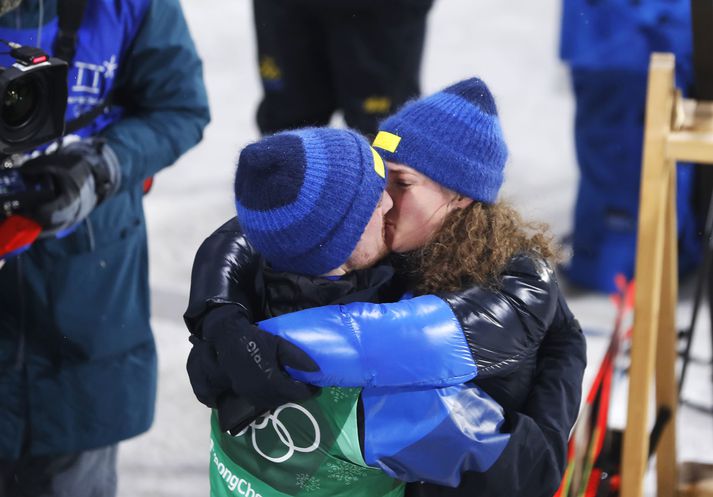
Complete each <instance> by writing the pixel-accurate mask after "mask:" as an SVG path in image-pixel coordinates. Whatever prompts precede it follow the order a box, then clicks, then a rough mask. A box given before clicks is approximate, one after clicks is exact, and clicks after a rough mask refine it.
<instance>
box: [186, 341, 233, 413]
mask: <svg viewBox="0 0 713 497" xmlns="http://www.w3.org/2000/svg"><path fill="white" fill-rule="evenodd" d="M189 341H190V342H191V343H192V344H193V347H192V348H191V351H190V353H189V354H188V360H187V361H186V371H188V379H189V380H190V382H191V388H193V393H194V394H195V396H196V398H197V399H198V400H199V401H200V403H201V404H203V405H206V406H208V407H211V408H213V409H215V408H217V407H218V398H219V397H220V396H221V395H224V394H226V393H228V392H230V378H228V375H226V374H225V373H224V372H223V371H221V369H220V367H219V366H218V358H217V357H216V354H215V349H214V348H213V346H212V345H211V344H210V343H208V342H206V341H204V340H202V339H201V338H200V337H198V336H196V335H191V336H190V338H189Z"/></svg>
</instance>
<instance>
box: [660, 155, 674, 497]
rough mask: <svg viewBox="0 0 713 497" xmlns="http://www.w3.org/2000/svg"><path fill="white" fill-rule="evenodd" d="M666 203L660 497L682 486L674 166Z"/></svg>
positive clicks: (662, 309) (662, 287) (662, 303)
mask: <svg viewBox="0 0 713 497" xmlns="http://www.w3.org/2000/svg"><path fill="white" fill-rule="evenodd" d="M667 197H668V200H667V202H666V213H665V216H666V218H665V228H664V247H663V251H664V253H663V281H662V284H661V290H662V294H661V312H660V314H659V326H658V342H657V344H656V412H659V409H660V408H661V407H666V408H667V409H669V411H670V413H671V417H670V419H669V422H668V424H667V425H666V427H665V428H664V431H663V433H662V435H661V438H660V440H659V444H658V447H657V450H656V473H657V495H658V497H674V496H675V495H676V489H677V487H678V471H677V469H678V468H677V465H676V405H677V404H678V389H677V385H676V356H677V354H676V352H677V350H678V349H677V346H676V335H677V333H676V304H677V302H678V247H677V240H678V236H677V229H676V168H675V167H672V169H671V173H670V179H669V185H668V196H667Z"/></svg>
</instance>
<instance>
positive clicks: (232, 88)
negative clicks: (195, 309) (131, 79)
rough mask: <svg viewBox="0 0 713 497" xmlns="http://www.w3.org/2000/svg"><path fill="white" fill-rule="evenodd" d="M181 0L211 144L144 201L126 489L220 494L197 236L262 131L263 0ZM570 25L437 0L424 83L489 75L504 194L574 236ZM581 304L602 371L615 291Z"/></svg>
mask: <svg viewBox="0 0 713 497" xmlns="http://www.w3.org/2000/svg"><path fill="white" fill-rule="evenodd" d="M182 3H183V6H184V8H185V11H186V15H187V18H188V22H189V24H190V26H191V29H192V33H193V37H194V39H195V41H196V44H197V46H198V50H199V52H200V54H201V55H202V56H203V58H204V62H205V66H204V70H205V77H206V82H207V85H208V92H209V97H210V101H211V106H212V113H213V121H212V123H211V125H210V126H209V128H208V129H207V131H206V134H205V139H204V140H203V142H202V143H201V144H200V145H199V146H198V147H196V148H195V149H194V150H192V151H191V152H190V153H188V154H187V155H186V156H184V157H183V158H182V159H181V160H180V161H179V162H178V163H177V164H176V165H175V166H173V167H172V168H170V169H169V170H167V171H165V172H163V173H161V174H160V175H159V176H158V178H157V181H156V186H155V188H154V191H153V192H152V193H151V194H150V195H149V196H148V197H147V198H146V212H147V218H148V223H149V232H150V236H149V238H150V251H151V284H152V299H153V301H152V308H153V326H154V331H155V334H156V341H157V345H158V351H159V367H160V378H159V397H158V405H157V412H156V421H155V424H154V426H153V428H152V429H151V431H150V432H148V433H147V434H145V435H143V436H140V437H137V438H135V439H133V440H130V441H128V442H126V443H124V444H122V445H121V449H120V483H119V485H120V492H119V494H120V496H121V497H149V496H150V497H163V496H166V497H168V496H170V497H182V496H199V495H208V480H207V468H208V431H209V427H208V415H209V412H208V409H206V408H204V407H203V406H201V405H200V404H199V403H198V402H197V401H195V400H194V398H193V395H192V392H191V389H190V385H189V383H188V378H187V375H186V373H185V358H186V356H187V354H188V350H189V343H188V340H187V332H186V330H185V328H184V326H183V323H182V320H181V315H182V313H183V311H184V309H185V305H186V302H187V294H188V288H189V279H190V268H191V264H192V260H193V255H194V254H195V251H196V249H197V248H198V245H199V244H200V242H201V241H202V240H203V239H204V238H205V237H206V236H207V235H208V234H209V233H211V232H212V231H213V230H214V229H215V228H216V227H217V226H219V225H220V224H221V223H222V222H224V221H225V220H227V219H228V218H229V217H231V216H232V215H233V206H232V194H231V189H232V176H233V171H234V169H233V168H234V159H235V158H236V156H237V154H238V151H239V150H240V148H241V147H242V146H244V145H245V144H246V143H248V142H249V141H251V140H254V139H255V138H257V136H258V133H257V129H256V127H255V125H254V111H255V108H256V105H257V102H258V99H259V96H260V91H259V81H258V76H257V71H256V67H255V60H254V59H255V54H254V52H255V48H254V41H253V27H252V9H251V2H249V1H248V0H237V1H236V0H210V1H208V2H206V1H205V0H183V2H182ZM384 3H385V4H387V3H388V2H384ZM558 30H559V5H558V2H532V1H528V0H509V1H507V2H502V1H501V0H480V1H477V2H474V1H473V0H439V1H437V2H436V6H435V7H434V10H433V11H432V13H431V17H430V22H429V34H428V39H427V44H426V53H425V59H424V65H423V79H422V80H423V90H424V93H430V92H433V91H436V90H438V89H440V88H442V87H444V86H446V85H448V84H449V83H452V82H455V81H457V80H459V79H463V78H465V77H468V76H472V75H478V76H480V77H482V78H483V79H484V80H485V81H486V82H487V83H488V85H489V86H490V87H491V88H492V91H493V93H494V94H495V96H496V98H497V102H498V105H499V108H500V112H501V116H502V121H503V124H504V128H505V133H506V136H507V139H508V142H509V146H510V151H511V159H510V163H509V165H508V169H507V179H506V182H505V188H504V194H505V197H506V198H508V199H510V200H511V201H512V202H513V203H514V204H515V205H516V206H518V207H519V208H520V209H521V210H522V211H523V212H524V213H525V214H526V215H527V217H530V218H533V219H540V220H544V221H546V222H548V223H549V224H550V225H551V227H552V229H553V230H554V232H555V233H556V234H557V235H564V234H566V233H567V232H568V230H569V228H570V226H571V212H572V206H573V202H574V195H575V183H576V178H577V171H576V168H575V165H574V164H575V163H574V148H573V139H572V120H573V111H574V107H573V100H572V96H571V92H570V88H569V81H568V77H567V73H566V70H565V68H564V67H563V66H562V65H561V64H560V63H559V61H558V60H557V56H556V55H557V33H558ZM688 293H690V291H689V292H688ZM569 302H570V304H571V306H572V308H573V310H574V311H575V314H576V315H577V317H578V318H579V319H580V321H581V323H582V324H583V326H584V328H585V330H586V333H587V336H588V344H589V357H590V367H589V368H588V371H587V380H588V381H591V377H592V375H593V373H594V369H595V368H596V366H597V365H598V361H599V359H600V357H601V355H602V354H603V351H604V349H605V347H606V343H607V334H608V332H609V330H610V328H611V326H612V323H613V319H614V308H613V305H612V304H611V303H610V302H609V300H608V298H607V297H603V296H596V295H592V294H577V293H572V294H571V295H569ZM689 310H690V299H689V301H688V302H686V301H684V303H682V304H681V312H680V313H679V319H680V324H681V325H684V324H685V323H686V322H687V320H688V315H689V313H690V311H689ZM700 322H701V329H699V330H698V332H697V337H696V339H697V340H696V343H695V344H694V348H693V351H694V355H696V356H697V357H700V358H701V359H706V358H708V357H710V350H711V349H710V344H709V339H708V336H709V334H708V330H707V327H706V325H707V323H708V322H709V321H708V316H707V313H706V314H704V315H703V316H702V317H701V319H700ZM710 374H711V371H710V367H709V366H706V365H700V364H694V365H693V366H692V367H691V370H690V375H689V381H688V382H687V386H686V394H687V396H689V397H690V398H695V399H697V400H699V401H700V402H702V403H704V404H705V403H707V404H708V405H710V404H711V403H713V396H712V394H711V391H712V390H713V387H712V386H711V383H710V381H709V379H710ZM614 405H615V412H614V415H613V416H614V418H615V420H619V422H623V419H624V414H623V411H624V409H625V408H626V398H625V397H624V396H623V395H622V394H619V395H617V396H615V402H614ZM679 434H680V438H679V451H680V455H681V458H682V459H689V460H690V459H696V460H705V461H708V462H713V419H712V418H711V417H710V416H704V415H701V414H699V413H697V412H695V411H692V410H691V409H688V408H683V409H682V411H681V414H680V417H679Z"/></svg>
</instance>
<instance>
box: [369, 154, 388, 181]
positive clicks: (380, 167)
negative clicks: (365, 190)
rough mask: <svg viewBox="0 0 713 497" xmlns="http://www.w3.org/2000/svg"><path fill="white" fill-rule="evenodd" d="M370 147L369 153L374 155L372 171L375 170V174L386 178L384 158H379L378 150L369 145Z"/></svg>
mask: <svg viewBox="0 0 713 497" xmlns="http://www.w3.org/2000/svg"><path fill="white" fill-rule="evenodd" d="M369 148H370V149H371V155H373V156H374V171H376V174H378V175H379V176H381V177H382V178H386V169H385V168H384V159H382V158H381V156H380V155H379V152H377V151H376V150H374V149H373V147H369Z"/></svg>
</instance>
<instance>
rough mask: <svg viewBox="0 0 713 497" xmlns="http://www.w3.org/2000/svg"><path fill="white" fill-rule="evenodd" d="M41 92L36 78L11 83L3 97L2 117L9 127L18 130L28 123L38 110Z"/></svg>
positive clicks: (0, 111)
mask: <svg viewBox="0 0 713 497" xmlns="http://www.w3.org/2000/svg"><path fill="white" fill-rule="evenodd" d="M38 97H39V91H38V87H37V82H36V81H35V79H34V78H22V79H18V80H15V81H13V82H11V83H10V84H9V85H8V86H7V89H6V90H5V94H4V95H3V96H2V109H0V116H2V120H3V121H4V122H5V124H6V125H7V126H10V127H12V128H17V127H20V126H22V125H23V124H25V123H27V122H28V121H29V120H30V118H31V117H32V116H33V114H34V113H35V111H36V110H37V102H38V101H39V98H38Z"/></svg>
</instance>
